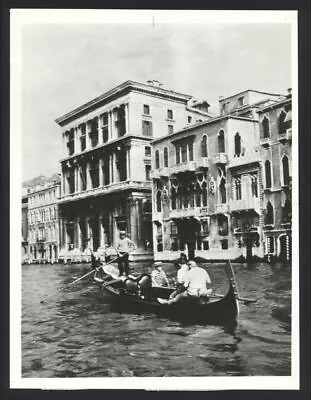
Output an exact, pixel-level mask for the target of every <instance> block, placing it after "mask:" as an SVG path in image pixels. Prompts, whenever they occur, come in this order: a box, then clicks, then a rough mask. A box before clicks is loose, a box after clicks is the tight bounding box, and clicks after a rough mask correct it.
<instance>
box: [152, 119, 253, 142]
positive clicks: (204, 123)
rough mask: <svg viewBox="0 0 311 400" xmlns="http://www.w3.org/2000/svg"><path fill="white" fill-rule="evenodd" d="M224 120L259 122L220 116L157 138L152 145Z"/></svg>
mask: <svg viewBox="0 0 311 400" xmlns="http://www.w3.org/2000/svg"><path fill="white" fill-rule="evenodd" d="M222 119H224V120H225V119H240V120H243V121H248V122H256V123H258V121H256V120H254V119H252V118H246V117H239V116H236V115H231V114H226V115H218V116H217V117H214V118H210V119H207V120H205V121H202V122H198V123H196V124H192V125H190V126H187V127H185V128H183V129H181V130H179V131H176V132H173V133H171V134H170V135H166V136H162V137H160V138H155V139H153V140H152V142H151V143H156V142H159V141H161V140H164V139H167V138H171V137H173V136H176V135H178V134H180V133H184V132H189V131H191V130H193V129H196V128H198V127H200V126H204V125H209V124H212V123H213V122H217V121H220V120H222Z"/></svg>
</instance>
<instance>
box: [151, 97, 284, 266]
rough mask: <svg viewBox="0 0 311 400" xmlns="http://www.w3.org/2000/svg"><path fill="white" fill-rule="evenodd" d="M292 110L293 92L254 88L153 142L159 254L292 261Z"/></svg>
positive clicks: (155, 243) (161, 256) (164, 257)
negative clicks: (215, 112)
mask: <svg viewBox="0 0 311 400" xmlns="http://www.w3.org/2000/svg"><path fill="white" fill-rule="evenodd" d="M290 110H291V96H290V94H289V95H288V96H284V95H279V94H270V93H264V92H258V91H254V90H246V91H245V92H242V93H238V94H236V95H234V96H230V97H228V98H221V99H220V100H219V115H218V116H216V117H213V118H210V119H208V120H206V121H203V122H200V123H197V124H192V125H190V126H188V127H185V128H184V129H181V130H179V131H176V132H173V133H171V134H170V135H166V136H163V137H161V138H158V139H154V140H153V142H152V146H153V172H152V193H153V217H152V221H153V249H154V255H155V258H156V259H161V260H170V259H176V258H177V257H178V254H179V253H180V251H185V252H187V253H188V256H189V257H191V258H192V257H194V256H201V257H204V258H205V259H210V260H212V259H214V260H218V259H219V260H220V259H235V258H238V257H240V256H243V257H245V258H248V259H249V258H251V257H253V256H257V257H260V258H263V257H264V256H267V257H270V256H279V257H281V258H283V259H284V260H289V259H290V257H291V203H290V197H291V196H290V190H291V189H290V182H291V168H290V163H291V111H290Z"/></svg>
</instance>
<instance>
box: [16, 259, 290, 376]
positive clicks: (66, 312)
mask: <svg viewBox="0 0 311 400" xmlns="http://www.w3.org/2000/svg"><path fill="white" fill-rule="evenodd" d="M233 266H234V270H235V274H236V280H237V283H238V289H239V292H240V296H243V297H258V301H257V302H256V303H252V304H249V305H245V304H241V305H240V316H239V320H238V323H237V326H236V327H231V328H230V329H228V327H220V326H209V325H207V326H204V325H182V324H181V323H178V322H175V321H170V320H168V319H166V318H160V317H158V316H155V315H153V314H148V313H145V314H128V313H127V314H126V313H121V312H119V311H118V310H116V309H115V307H113V304H112V302H113V300H112V299H111V298H110V297H109V296H108V295H104V294H102V293H100V292H99V289H98V287H97V286H96V285H95V284H94V283H93V282H92V275H90V276H89V277H87V278H85V279H83V280H82V281H80V282H79V283H77V284H74V285H72V286H68V284H69V283H70V282H72V281H73V280H74V279H76V278H78V277H80V276H82V275H83V274H84V273H86V272H88V270H89V269H88V268H89V266H88V265H67V266H64V265H23V267H22V376H23V377H25V378H27V377H28V378H48V377H119V376H128V377H131V376H135V377H136V376H137V377H163V376H267V375H278V376H284V375H290V374H291V268H290V266H288V265H282V264H275V265H268V264H264V263H258V264H251V265H247V264H233ZM144 267H145V270H146V267H147V265H145V266H144ZM205 267H207V268H208V271H209V274H210V276H211V279H212V281H213V284H214V287H215V288H216V290H217V293H224V292H225V290H226V285H227V283H226V280H225V273H224V269H223V265H221V264H211V265H210V266H209V267H208V266H207V265H205ZM165 269H166V271H167V273H168V275H172V274H173V273H174V268H173V266H172V265H167V266H166V267H165ZM131 270H132V271H135V272H139V271H141V270H142V267H141V266H138V265H135V264H132V265H131ZM46 295H49V296H50V297H49V298H47V300H46V301H44V302H43V303H40V302H41V300H43V299H44V298H45V297H46Z"/></svg>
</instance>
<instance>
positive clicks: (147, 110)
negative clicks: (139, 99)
mask: <svg viewBox="0 0 311 400" xmlns="http://www.w3.org/2000/svg"><path fill="white" fill-rule="evenodd" d="M144 114H145V115H150V107H149V106H148V105H147V104H144Z"/></svg>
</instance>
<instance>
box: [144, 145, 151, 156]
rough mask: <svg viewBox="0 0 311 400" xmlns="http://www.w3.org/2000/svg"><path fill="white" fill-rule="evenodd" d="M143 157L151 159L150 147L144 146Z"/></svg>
mask: <svg viewBox="0 0 311 400" xmlns="http://www.w3.org/2000/svg"><path fill="white" fill-rule="evenodd" d="M145 156H146V157H151V147H150V146H145Z"/></svg>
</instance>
